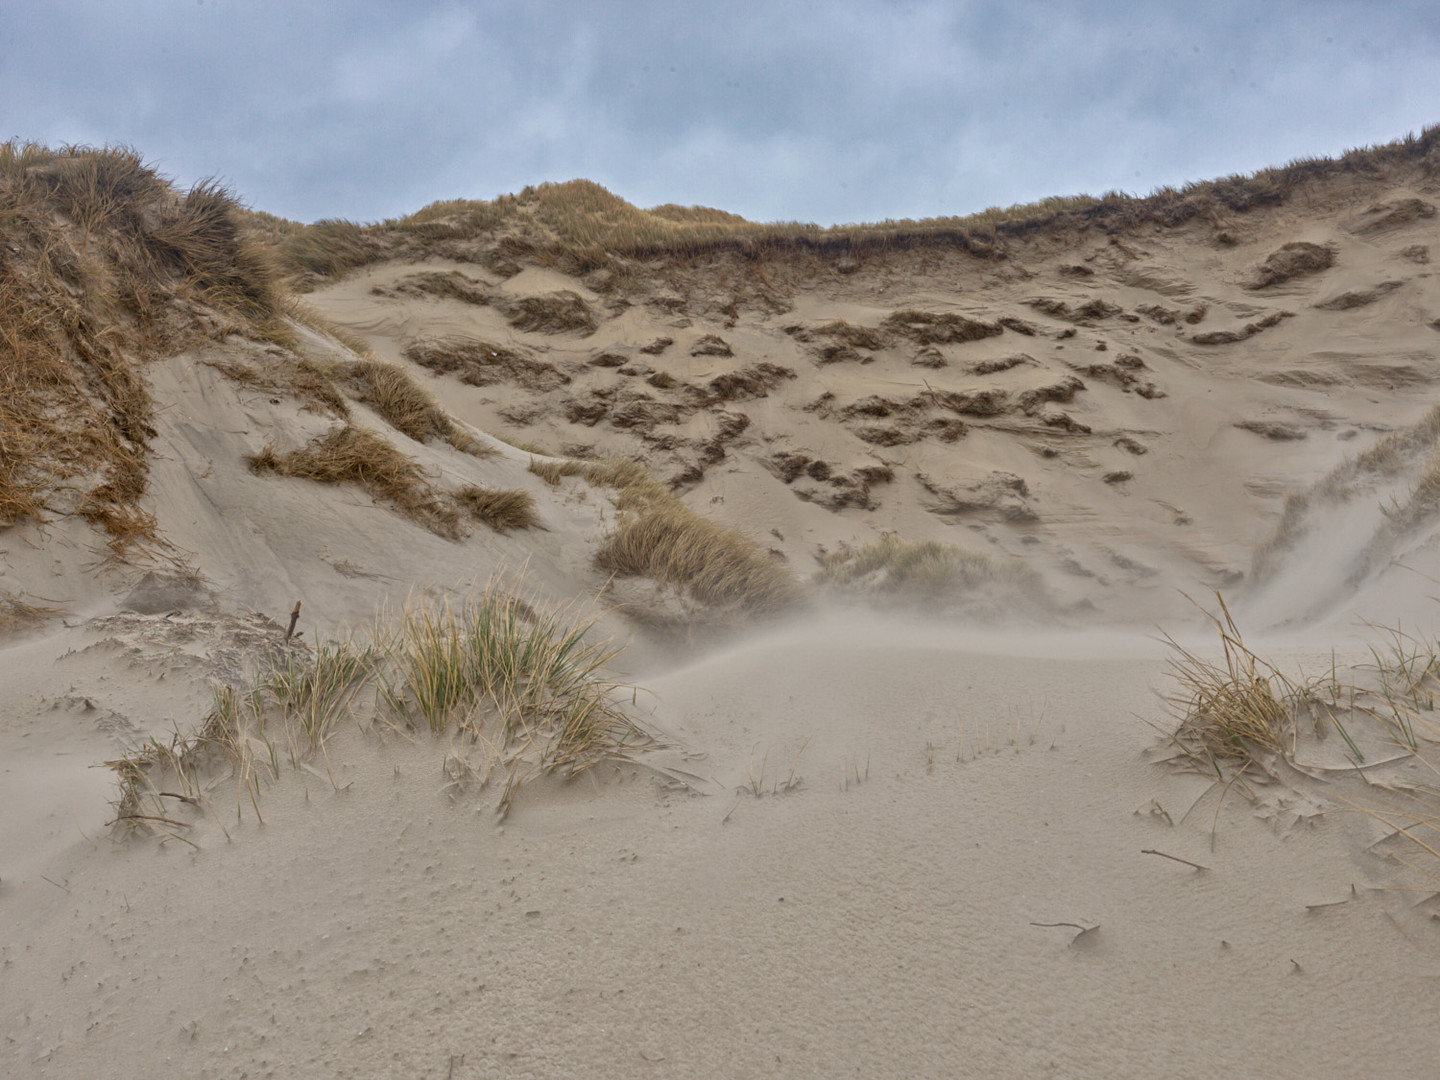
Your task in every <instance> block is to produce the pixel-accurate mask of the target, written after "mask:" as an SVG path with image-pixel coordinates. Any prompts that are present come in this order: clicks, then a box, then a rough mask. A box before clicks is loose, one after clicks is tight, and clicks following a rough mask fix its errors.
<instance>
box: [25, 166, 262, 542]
mask: <svg viewBox="0 0 1440 1080" xmlns="http://www.w3.org/2000/svg"><path fill="white" fill-rule="evenodd" d="M0 243H3V250H4V252H5V256H4V258H3V259H0V402H3V405H0V423H3V426H0V528H3V527H5V526H8V525H13V524H17V523H20V522H22V521H26V520H40V519H42V518H43V517H44V516H45V514H46V512H47V506H48V504H49V502H50V499H51V496H52V495H53V494H54V492H55V491H56V489H57V488H59V487H61V486H62V485H63V486H74V487H79V488H80V489H81V490H82V491H84V492H86V496H85V499H84V501H83V504H82V511H81V512H82V513H83V514H84V516H85V517H86V518H87V519H89V520H90V521H92V522H94V523H95V524H97V525H98V526H100V527H101V528H103V529H104V530H105V531H106V532H107V533H108V534H109V539H110V542H111V547H112V552H113V554H115V555H116V556H117V557H125V556H126V555H127V553H128V552H129V551H131V550H132V549H133V548H134V546H135V545H137V544H140V545H144V544H153V543H154V542H155V541H156V537H155V536H154V521H153V518H151V517H150V516H149V515H148V514H147V513H146V512H145V511H143V510H142V509H141V508H140V507H139V500H140V498H141V496H143V494H144V492H145V487H146V480H147V474H148V469H149V463H148V443H149V440H150V439H151V438H152V437H153V435H154V428H153V426H152V422H153V414H154V403H153V402H152V401H151V400H150V395H149V391H148V389H147V386H146V381H145V377H144V374H143V366H144V364H145V362H146V361H148V360H150V359H152V358H155V357H158V356H162V355H167V354H169V353H172V352H174V351H176V350H178V349H179V348H182V347H184V346H185V345H187V344H190V343H193V342H196V341H198V340H202V339H204V338H205V337H208V336H211V335H212V334H214V333H216V332H217V329H216V328H217V327H221V328H224V330H225V332H239V333H242V334H246V335H248V336H251V337H253V338H256V339H258V340H264V341H271V342H276V341H284V340H286V335H287V328H286V327H285V325H284V324H283V320H282V318H281V316H282V311H281V301H280V291H279V287H278V285H277V280H278V279H277V276H276V271H275V269H274V267H273V266H272V265H271V263H270V261H269V257H268V256H267V255H266V254H265V253H264V251H262V250H261V249H260V248H259V247H258V246H257V245H255V244H254V243H253V242H251V241H250V240H249V239H248V238H247V237H246V235H245V234H244V232H243V226H242V223H241V220H240V217H239V210H238V207H237V205H236V203H235V201H234V199H233V198H232V197H231V196H230V195H229V193H228V192H227V191H225V189H224V188H222V187H220V186H219V185H218V184H216V183H214V182H213V181H205V182H202V183H200V184H197V185H196V186H195V187H193V188H191V189H190V190H189V191H188V192H185V193H183V194H182V193H180V192H177V191H175V190H174V189H173V188H172V187H171V186H170V184H169V183H168V182H167V181H166V180H164V179H163V178H162V177H160V176H159V175H158V174H157V173H156V172H155V171H154V169H152V168H151V167H149V166H147V165H146V164H145V163H144V162H143V161H142V160H141V158H140V156H139V155H138V154H137V153H136V152H135V151H133V150H130V149H128V148H124V147H116V148H105V149H91V148H87V147H62V148H61V149H59V150H51V149H48V148H46V147H42V146H37V145H35V144H26V143H19V142H16V141H11V142H7V143H0Z"/></svg>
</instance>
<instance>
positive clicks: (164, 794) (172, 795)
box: [156, 791, 195, 806]
mask: <svg viewBox="0 0 1440 1080" xmlns="http://www.w3.org/2000/svg"><path fill="white" fill-rule="evenodd" d="M156 794H157V795H159V796H160V798H162V799H179V800H180V801H181V802H184V803H190V804H191V805H192V806H193V805H195V800H194V799H192V798H191V797H190V796H189V795H181V794H179V793H177V792H174V791H160V792H156Z"/></svg>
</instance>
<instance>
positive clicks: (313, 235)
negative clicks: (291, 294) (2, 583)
mask: <svg viewBox="0 0 1440 1080" xmlns="http://www.w3.org/2000/svg"><path fill="white" fill-rule="evenodd" d="M376 254H377V253H376V250H375V246H374V245H373V244H372V243H371V242H370V240H369V234H368V233H367V232H366V230H364V229H362V228H361V227H360V226H359V225H357V224H355V222H353V221H343V220H340V219H337V218H329V219H326V220H324V221H317V222H315V224H313V225H306V226H304V227H303V228H302V229H301V230H300V231H299V232H295V233H292V234H290V235H289V236H287V237H286V238H285V239H284V240H283V241H281V244H280V250H279V257H280V259H281V260H282V261H283V263H284V264H285V266H286V267H288V268H289V269H290V270H292V271H295V272H299V274H300V275H301V276H300V280H299V281H298V282H297V284H298V285H299V286H300V287H301V288H304V287H305V285H306V284H308V282H307V281H306V280H305V275H310V276H312V277H320V278H329V277H336V276H338V275H340V274H343V273H344V272H345V271H347V270H353V269H354V268H356V267H357V266H364V265H365V264H366V263H368V262H371V261H373V259H374V258H375V257H376Z"/></svg>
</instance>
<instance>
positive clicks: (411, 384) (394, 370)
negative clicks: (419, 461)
mask: <svg viewBox="0 0 1440 1080" xmlns="http://www.w3.org/2000/svg"><path fill="white" fill-rule="evenodd" d="M345 373H346V375H347V377H348V381H349V384H350V386H351V387H352V388H353V389H354V391H355V397H356V400H357V401H361V402H364V403H365V404H366V405H369V406H370V407H371V408H372V409H374V410H375V411H376V412H377V413H379V414H380V416H381V418H382V419H384V421H385V422H386V423H387V424H389V425H390V426H391V427H393V428H394V429H395V430H396V431H398V432H400V433H401V434H403V435H408V436H409V437H410V438H412V439H414V440H415V441H416V442H422V443H423V442H425V441H426V440H428V439H430V438H437V439H441V440H446V441H448V440H449V439H450V438H451V436H452V435H453V434H454V432H455V423H454V421H452V420H451V419H450V417H449V416H448V415H447V414H446V413H445V411H444V410H443V409H441V408H440V406H439V405H437V404H436V403H435V399H434V397H432V396H431V395H430V392H429V391H427V390H425V389H424V388H423V387H422V386H420V384H419V383H417V382H416V381H415V380H414V379H412V378H411V377H410V373H409V372H408V371H405V370H404V369H403V368H398V367H396V366H395V365H394V364H382V363H380V362H379V361H376V360H361V361H358V362H357V363H354V364H351V365H350V366H349V367H348V368H346V369H345Z"/></svg>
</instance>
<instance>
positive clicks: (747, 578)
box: [581, 461, 805, 615]
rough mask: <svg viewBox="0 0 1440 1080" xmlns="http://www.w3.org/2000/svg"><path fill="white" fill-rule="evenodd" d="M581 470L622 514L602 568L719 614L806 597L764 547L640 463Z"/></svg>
mask: <svg viewBox="0 0 1440 1080" xmlns="http://www.w3.org/2000/svg"><path fill="white" fill-rule="evenodd" d="M581 471H582V472H583V475H584V476H585V479H586V480H587V481H589V482H590V483H592V484H594V485H596V486H600V487H606V488H609V489H611V491H612V492H613V494H612V499H613V501H614V503H615V506H616V508H617V509H618V510H619V511H620V518H619V521H618V522H617V524H616V526H615V529H614V531H613V532H612V533H611V534H610V535H609V536H608V537H607V538H606V540H605V542H604V543H603V544H602V545H601V546H600V548H599V550H598V551H597V552H596V553H595V562H596V565H598V566H599V567H600V568H601V569H604V570H608V571H610V572H611V573H614V574H618V575H621V576H627V575H634V576H638V577H647V578H650V579H652V580H654V581H657V582H660V583H662V584H665V585H669V586H672V587H674V588H676V589H678V590H679V591H681V592H682V593H684V594H685V595H688V596H689V597H691V598H693V599H694V600H696V601H699V602H700V603H701V604H703V605H705V606H707V607H709V608H711V609H714V610H715V611H716V612H719V613H724V612H735V613H740V614H745V615H773V614H778V613H780V612H782V611H785V610H788V609H791V608H794V607H796V606H797V605H799V604H800V603H801V602H802V601H803V600H804V598H805V591H804V589H803V587H802V586H801V585H800V583H799V582H798V581H796V579H795V578H794V576H793V575H791V574H790V572H789V571H788V570H787V569H786V568H785V567H784V566H783V565H782V564H781V563H779V562H777V561H776V560H775V558H774V557H773V556H771V555H770V554H769V553H768V552H767V551H765V549H764V548H762V547H761V546H760V545H759V544H757V543H755V542H754V541H753V540H751V539H749V538H748V537H746V536H745V535H744V534H742V533H740V532H737V531H736V530H734V529H729V528H726V527H725V526H723V525H719V524H716V523H715V522H713V521H709V520H707V519H706V518H702V517H700V516H699V515H698V514H696V513H695V512H694V511H692V510H691V509H690V508H689V507H687V506H686V505H685V504H684V503H682V502H681V501H680V500H679V499H677V498H676V497H675V496H674V495H672V494H671V493H670V491H669V490H668V489H667V488H666V487H665V486H664V485H662V484H661V483H660V482H659V481H657V480H656V479H655V478H654V477H653V476H651V475H650V473H649V472H648V470H646V469H645V467H644V466H642V465H640V464H639V463H638V462H634V461H607V462H594V463H590V464H587V465H585V466H583V468H582V470H581Z"/></svg>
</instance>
